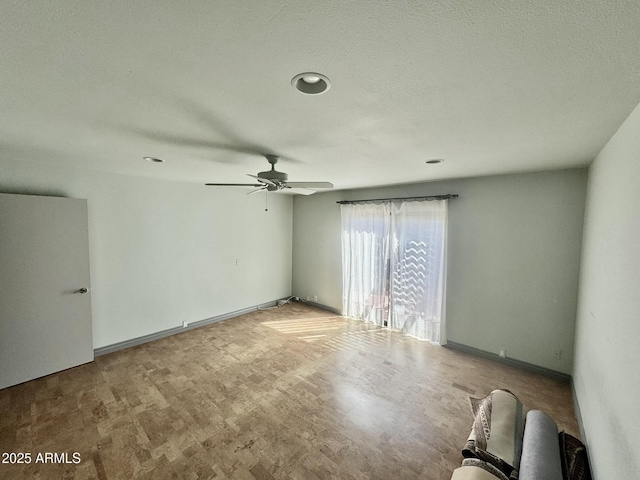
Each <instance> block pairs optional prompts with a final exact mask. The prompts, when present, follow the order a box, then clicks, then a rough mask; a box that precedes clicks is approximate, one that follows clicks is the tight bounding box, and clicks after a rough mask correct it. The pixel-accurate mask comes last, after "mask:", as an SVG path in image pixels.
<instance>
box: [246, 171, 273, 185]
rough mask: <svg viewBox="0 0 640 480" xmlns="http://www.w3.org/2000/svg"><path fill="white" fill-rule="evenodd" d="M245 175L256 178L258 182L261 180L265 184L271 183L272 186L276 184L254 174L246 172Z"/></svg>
mask: <svg viewBox="0 0 640 480" xmlns="http://www.w3.org/2000/svg"><path fill="white" fill-rule="evenodd" d="M247 176H249V177H251V178H255V179H256V180H258V181H259V182H262V183H264V184H266V185H273V186H274V187H275V186H276V184H275V183H273V182H272V181H271V180H268V179H266V178H261V177H258V176H256V175H251V174H250V173H247Z"/></svg>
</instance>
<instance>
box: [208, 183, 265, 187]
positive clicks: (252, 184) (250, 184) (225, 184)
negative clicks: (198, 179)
mask: <svg viewBox="0 0 640 480" xmlns="http://www.w3.org/2000/svg"><path fill="white" fill-rule="evenodd" d="M205 185H206V186H207V187H263V186H264V185H263V184H261V183H257V184H256V183H205Z"/></svg>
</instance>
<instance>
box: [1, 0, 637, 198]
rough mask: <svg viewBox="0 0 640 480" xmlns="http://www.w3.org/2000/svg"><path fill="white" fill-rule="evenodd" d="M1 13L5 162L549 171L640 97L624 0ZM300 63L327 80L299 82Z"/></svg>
mask: <svg viewBox="0 0 640 480" xmlns="http://www.w3.org/2000/svg"><path fill="white" fill-rule="evenodd" d="M0 18H1V19H2V20H0V22H1V24H2V28H1V29H0V82H1V83H0V106H1V108H2V118H1V119H0V166H1V161H2V159H4V158H8V159H25V160H32V161H36V162H47V163H54V164H61V165H70V166H79V167H84V168H90V169H95V170H102V171H112V172H119V173H126V174H132V175H141V176H149V177H155V178H166V179H175V180H185V181H192V182H198V183H204V182H220V181H222V182H244V181H245V180H247V177H246V176H244V174H245V173H252V174H255V173H257V172H258V171H260V170H266V169H267V167H268V164H267V162H266V161H265V160H264V159H263V158H261V157H260V156H259V155H256V154H254V153H252V152H268V153H277V154H280V155H282V156H283V157H285V158H283V160H282V161H281V162H280V163H279V164H278V169H279V170H283V171H286V172H287V173H289V179H290V180H295V181H330V182H333V183H334V184H335V186H336V188H353V187H364V186H374V185H384V184H397V183H408V182H418V181H426V180H434V179H443V178H453V177H462V176H477V175H490V174H499V173H510V172H521V171H532V170H545V169H555V168H564V167H574V166H580V165H587V164H588V163H589V162H590V161H591V160H592V159H593V158H594V157H595V155H596V154H597V153H598V151H599V150H600V149H601V148H602V147H603V146H604V144H605V143H606V142H607V140H608V139H609V138H610V137H611V136H612V134H613V133H614V132H615V131H616V129H617V128H618V127H619V126H620V124H621V123H622V122H623V121H624V119H625V118H626V116H627V115H628V114H629V113H630V112H631V110H632V109H633V108H634V107H635V105H636V104H638V102H639V101H640V2H637V1H613V0H601V1H591V2H574V1H558V0H535V1H513V0H500V1H492V2H478V1H475V0H469V1H459V2H449V1H399V0H393V1H370V2H346V1H342V0H341V1H315V0H302V1H290V2H285V1H272V0H261V1H253V2H248V1H239V0H238V1H218V2H215V1H200V2H197V1H188V2H179V1H175V0H163V1H153V2H152V1H143V2H130V1H108V2H105V1H88V0H82V1H80V0H78V1H71V0H70V1H64V2H51V1H49V0H47V1H36V0H31V1H28V2H23V1H3V2H2V3H1V4H0ZM305 71H317V72H320V73H323V74H324V75H326V76H328V77H329V78H330V79H331V81H332V83H333V86H332V88H331V90H329V91H328V92H327V93H325V94H323V95H319V96H305V95H302V94H300V93H298V92H296V91H294V90H293V89H292V88H291V85H290V81H291V78H292V77H293V76H294V75H296V74H298V73H301V72H305ZM143 156H154V157H160V158H163V159H165V160H166V163H164V164H152V163H149V162H145V161H144V160H142V157H143ZM433 158H444V159H445V162H444V163H442V164H439V165H433V166H431V165H426V164H425V161H426V160H428V159H433Z"/></svg>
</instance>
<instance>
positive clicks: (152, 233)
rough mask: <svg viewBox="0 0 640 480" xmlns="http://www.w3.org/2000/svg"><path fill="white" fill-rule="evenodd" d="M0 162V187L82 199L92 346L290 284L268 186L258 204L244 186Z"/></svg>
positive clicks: (282, 219)
mask: <svg viewBox="0 0 640 480" xmlns="http://www.w3.org/2000/svg"><path fill="white" fill-rule="evenodd" d="M0 167H1V169H2V175H1V176H0V192H4V193H32V194H39V195H43V194H44V195H58V196H68V197H73V198H86V199H87V200H88V209H89V248H90V256H91V284H92V289H93V291H92V310H93V341H94V347H95V348H98V347H103V346H107V345H111V344H114V343H117V342H121V341H124V340H129V339H133V338H136V337H140V336H143V335H147V334H151V333H155V332H158V331H162V330H166V329H169V328H173V327H177V326H179V325H181V324H182V321H183V320H187V321H188V322H195V321H199V320H203V319H206V318H210V317H213V316H217V315H222V314H225V313H230V312H233V311H236V310H240V309H243V308H247V307H251V306H254V305H257V304H260V303H265V302H268V301H272V300H275V299H277V298H282V297H285V296H288V295H289V294H290V293H291V250H292V224H291V220H292V199H291V197H290V196H286V195H277V194H273V195H271V196H270V198H269V211H268V212H265V210H264V195H251V196H247V195H246V190H245V189H235V190H234V189H231V188H229V189H222V188H218V189H214V188H211V187H205V186H204V185H197V184H190V183H179V182H169V181H163V180H151V179H146V178H141V177H132V176H124V175H116V174H107V173H100V172H93V171H89V170H79V169H71V168H56V167H52V166H48V165H42V164H36V163H30V162H22V161H20V162H17V161H10V160H7V159H0ZM159 168H162V166H161V165H160V166H159ZM236 259H239V261H240V263H239V265H238V266H236V264H235V260H236Z"/></svg>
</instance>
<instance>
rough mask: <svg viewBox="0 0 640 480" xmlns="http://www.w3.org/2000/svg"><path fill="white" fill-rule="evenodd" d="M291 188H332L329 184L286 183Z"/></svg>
mask: <svg viewBox="0 0 640 480" xmlns="http://www.w3.org/2000/svg"><path fill="white" fill-rule="evenodd" d="M287 186H288V187H291V188H333V183H331V182H287Z"/></svg>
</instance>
